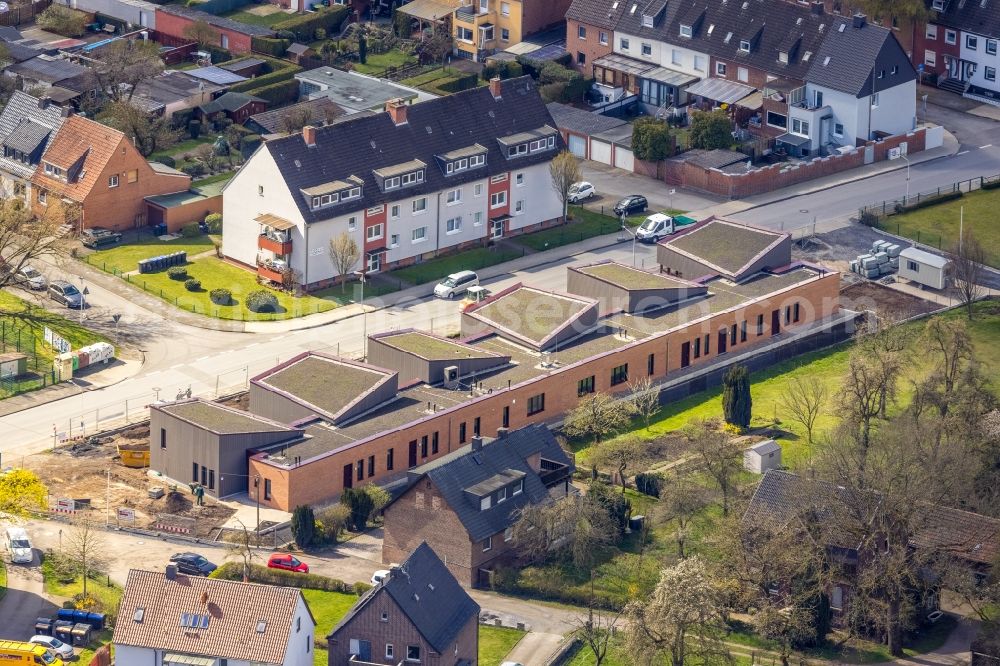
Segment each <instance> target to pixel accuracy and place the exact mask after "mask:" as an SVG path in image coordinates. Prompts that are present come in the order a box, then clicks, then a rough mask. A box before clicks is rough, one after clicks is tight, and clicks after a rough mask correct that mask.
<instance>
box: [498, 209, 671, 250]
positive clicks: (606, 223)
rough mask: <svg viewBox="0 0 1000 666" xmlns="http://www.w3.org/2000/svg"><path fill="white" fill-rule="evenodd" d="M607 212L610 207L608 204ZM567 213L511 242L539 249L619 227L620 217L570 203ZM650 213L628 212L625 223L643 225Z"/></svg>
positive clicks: (604, 232) (669, 212)
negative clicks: (566, 217)
mask: <svg viewBox="0 0 1000 666" xmlns="http://www.w3.org/2000/svg"><path fill="white" fill-rule="evenodd" d="M611 205H612V206H613V205H614V204H611ZM609 211H610V206H609ZM663 212H665V213H667V214H668V215H678V214H680V213H681V211H663ZM569 214H570V218H571V221H570V223H569V224H563V225H560V226H558V227H552V228H550V229H542V230H541V231H535V232H533V233H530V234H524V235H523V236H515V237H513V238H511V241H513V242H515V243H519V244H521V245H524V246H526V247H529V248H531V249H533V250H537V251H539V252H540V251H542V250H548V249H550V248H553V247H559V246H561V245H568V244H570V243H578V242H580V241H582V240H586V239H588V238H593V237H594V236H603V235H604V234H611V233H614V232H615V231H617V230H618V229H620V228H621V226H622V225H621V220H619V218H617V217H614V216H613V215H603V214H601V213H599V212H597V211H593V210H588V209H586V208H584V207H583V206H570V207H569ZM648 214H649V213H641V214H639V215H631V216H629V217H627V218H625V223H626V224H628V225H629V226H630V227H637V226H639V225H640V224H642V221H643V220H645V219H646V217H647V215H648Z"/></svg>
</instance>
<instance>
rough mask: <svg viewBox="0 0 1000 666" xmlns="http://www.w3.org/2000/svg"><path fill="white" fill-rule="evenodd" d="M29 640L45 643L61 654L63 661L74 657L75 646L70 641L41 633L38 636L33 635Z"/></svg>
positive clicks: (40, 643) (39, 643) (38, 643)
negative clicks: (65, 641)
mask: <svg viewBox="0 0 1000 666" xmlns="http://www.w3.org/2000/svg"><path fill="white" fill-rule="evenodd" d="M29 642H30V643H35V644H36V645H44V646H45V647H47V648H48V649H50V650H52V651H53V652H55V653H56V654H57V655H59V658H60V659H62V660H63V661H68V660H70V659H72V658H73V646H72V645H70V644H69V643H64V642H62V641H61V640H59V639H58V638H54V637H52V636H46V635H44V634H39V635H38V636H32V637H31V640H30V641H29Z"/></svg>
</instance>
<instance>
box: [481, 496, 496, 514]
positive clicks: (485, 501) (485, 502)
mask: <svg viewBox="0 0 1000 666" xmlns="http://www.w3.org/2000/svg"><path fill="white" fill-rule="evenodd" d="M491 506H493V499H492V498H491V497H490V496H489V495H487V496H486V497H483V498H482V499H480V500H479V510H480V511H486V509H488V508H490V507H491Z"/></svg>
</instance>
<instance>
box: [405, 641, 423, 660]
mask: <svg viewBox="0 0 1000 666" xmlns="http://www.w3.org/2000/svg"><path fill="white" fill-rule="evenodd" d="M411 648H412V649H414V650H416V651H417V656H416V657H410V649H411ZM406 661H410V662H416V663H420V646H419V645H407V646H406Z"/></svg>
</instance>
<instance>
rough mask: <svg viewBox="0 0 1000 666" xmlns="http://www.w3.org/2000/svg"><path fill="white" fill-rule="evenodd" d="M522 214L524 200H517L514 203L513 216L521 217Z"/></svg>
mask: <svg viewBox="0 0 1000 666" xmlns="http://www.w3.org/2000/svg"><path fill="white" fill-rule="evenodd" d="M522 213H524V199H518V200H517V201H515V202H514V215H521V214H522Z"/></svg>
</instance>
